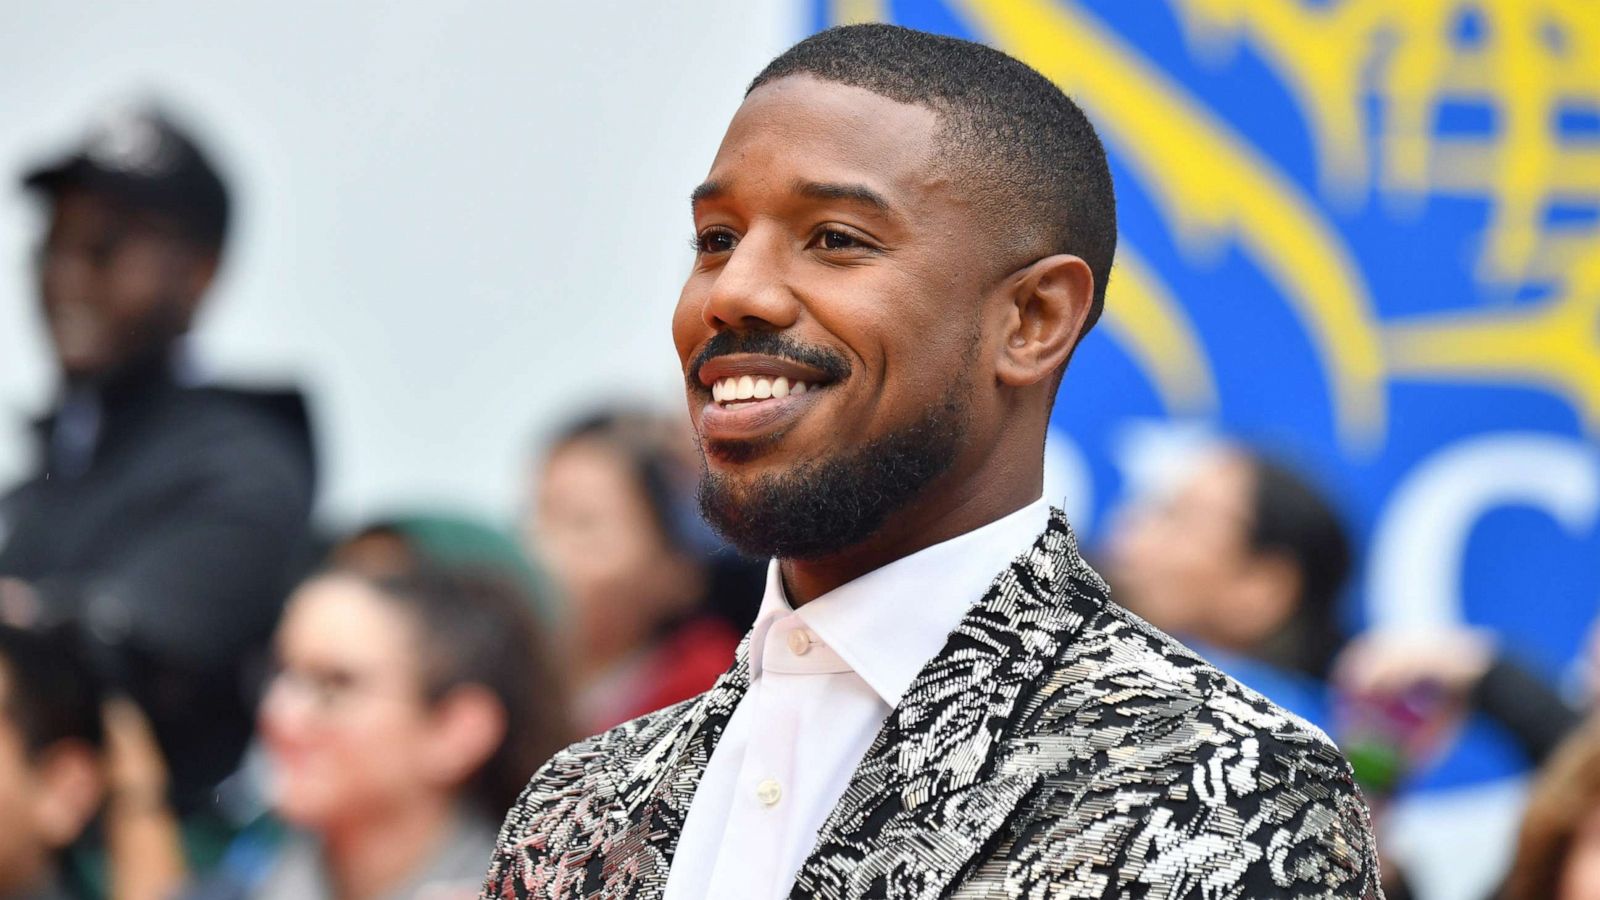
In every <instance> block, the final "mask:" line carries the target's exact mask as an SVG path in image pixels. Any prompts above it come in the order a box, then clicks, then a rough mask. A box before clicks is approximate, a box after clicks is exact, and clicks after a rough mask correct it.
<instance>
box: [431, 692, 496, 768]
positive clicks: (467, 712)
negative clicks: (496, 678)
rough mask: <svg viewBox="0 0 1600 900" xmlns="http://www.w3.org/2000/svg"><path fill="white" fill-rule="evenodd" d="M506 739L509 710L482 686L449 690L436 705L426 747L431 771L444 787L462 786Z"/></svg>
mask: <svg viewBox="0 0 1600 900" xmlns="http://www.w3.org/2000/svg"><path fill="white" fill-rule="evenodd" d="M505 736H506V708H505V705H504V704H503V703H501V702H500V698H498V697H496V696H495V694H494V692H493V691H491V690H489V689H488V688H486V687H484V686H483V685H481V684H464V685H461V686H459V687H454V688H451V689H450V692H449V693H447V694H445V695H444V698H443V699H441V700H440V701H439V702H438V703H437V704H435V706H434V710H433V732H432V735H431V737H429V739H428V742H427V743H428V746H427V747H426V748H425V753H426V759H427V764H428V768H429V771H430V772H431V773H432V775H433V777H434V779H435V780H436V781H437V782H438V783H439V784H442V785H451V786H454V785H459V784H462V783H464V782H466V781H467V780H468V779H470V778H471V777H472V775H473V773H474V772H476V771H478V769H479V767H481V766H482V765H483V764H484V763H485V762H487V761H488V760H489V757H491V756H493V755H494V751H495V750H496V749H498V748H499V746H500V742H501V741H503V740H505Z"/></svg>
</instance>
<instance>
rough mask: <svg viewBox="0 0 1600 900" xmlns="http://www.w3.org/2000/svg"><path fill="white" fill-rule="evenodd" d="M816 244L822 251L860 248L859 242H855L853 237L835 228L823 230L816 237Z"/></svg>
mask: <svg viewBox="0 0 1600 900" xmlns="http://www.w3.org/2000/svg"><path fill="white" fill-rule="evenodd" d="M817 244H818V245H819V246H821V247H822V248H823V249H824V250H849V249H850V248H852V247H859V246H861V242H860V241H858V240H856V239H855V236H854V235H852V234H849V233H848V232H844V231H840V230H838V229H837V228H828V229H825V230H824V231H823V232H822V233H821V234H819V235H817Z"/></svg>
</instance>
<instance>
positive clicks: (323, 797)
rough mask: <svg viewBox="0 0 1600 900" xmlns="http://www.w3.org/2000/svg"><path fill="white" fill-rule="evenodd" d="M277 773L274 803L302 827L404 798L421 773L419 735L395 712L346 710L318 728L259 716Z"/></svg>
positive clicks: (410, 718) (408, 719)
mask: <svg viewBox="0 0 1600 900" xmlns="http://www.w3.org/2000/svg"><path fill="white" fill-rule="evenodd" d="M263 737H264V738H265V740H266V745H267V750H268V753H269V754H270V755H271V757H272V762H273V767H274V771H275V774H276V777H277V787H278V790H277V803H278V806H279V809H280V812H282V813H283V814H284V815H285V816H286V817H288V818H291V819H293V820H295V821H296V822H297V823H300V824H304V825H314V824H317V823H320V822H325V821H327V820H329V819H331V818H337V817H339V816H341V815H342V814H344V813H346V812H348V811H353V810H356V809H359V808H361V807H362V806H364V805H373V804H382V803H384V802H386V801H388V800H392V799H394V798H398V797H401V796H403V795H404V794H405V793H406V792H407V791H408V790H409V789H410V788H412V787H413V786H414V785H415V784H416V783H417V782H418V781H419V780H420V778H421V776H420V774H419V771H420V768H421V765H420V763H419V762H418V761H417V756H418V754H419V753H420V749H419V748H420V747H421V741H422V738H423V735H422V733H421V729H420V727H419V726H418V724H417V722H416V721H415V717H414V716H410V715H402V714H401V713H400V711H399V710H391V711H378V710H369V711H351V712H350V713H348V714H345V713H341V714H339V715H338V718H337V721H335V722H333V723H330V724H329V725H326V726H322V727H300V726H297V725H295V724H293V723H284V722H276V721H274V720H273V719H272V718H271V717H270V716H264V717H263Z"/></svg>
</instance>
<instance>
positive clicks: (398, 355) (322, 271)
mask: <svg viewBox="0 0 1600 900" xmlns="http://www.w3.org/2000/svg"><path fill="white" fill-rule="evenodd" d="M801 15H802V13H801V11H800V8H799V4H798V3H796V2H794V0H764V2H760V3H755V2H740V3H724V4H712V5H701V4H679V3H659V2H646V0H637V2H630V3H623V2H609V3H608V2H599V3H564V2H563V3H529V2H520V3H519V2H493V3H470V4H394V3H379V2H375V0H368V2H348V3H334V4H323V3H311V2H306V0H295V2H278V3H272V4H254V5H249V6H246V5H242V4H209V3H199V2H182V0H158V2H151V3H141V4H137V5H133V4H126V5H121V6H119V7H117V8H108V5H107V4H95V3H90V2H84V0H72V2H67V0H59V2H52V3H9V4H5V7H4V10H3V11H0V122H3V127H0V484H6V483H9V482H11V481H12V480H13V479H15V478H16V477H18V476H19V475H21V474H22V473H23V472H24V471H25V470H26V467H27V465H28V461H29V447H28V443H27V439H26V428H25V422H26V420H27V418H28V417H29V416H30V415H31V414H33V413H35V412H37V411H38V410H39V409H41V408H42V407H43V406H44V405H45V404H46V403H47V401H48V398H49V394H50V389H51V383H52V380H51V379H52V375H51V370H50V367H49V363H48V359H47V357H46V355H45V350H44V346H43V336H42V333H41V332H40V330H39V326H38V323H37V319H36V316H35V314H34V294H33V290H32V287H31V275H30V269H29V258H30V254H31V248H32V246H33V244H34V242H35V241H36V239H37V228H38V220H39V215H38V211H37V210H36V209H35V208H34V205H33V204H32V203H31V202H30V201H29V199H28V197H27V196H26V195H25V194H24V193H23V192H22V191H21V190H20V189H18V188H17V187H16V175H17V173H18V172H20V171H21V170H22V169H23V168H24V167H25V166H27V165H28V164H29V163H31V162H33V161H36V160H38V159H39V158H41V157H42V156H45V155H49V154H51V153H53V152H55V151H57V150H59V149H61V148H62V147H64V146H66V145H67V144H69V143H70V142H72V141H74V140H76V138H77V137H78V135H79V134H81V132H82V131H83V129H84V126H85V124H86V123H87V122H88V121H89V120H90V118H91V117H92V116H93V115H94V114H95V113H96V112H98V111H99V110H101V109H103V108H104V107H105V106H107V105H109V104H112V103H115V102H117V101H119V100H124V99H128V98H138V97H142V96H159V97H163V98H166V99H167V100H169V101H170V105H171V106H172V107H173V108H174V109H175V111H176V112H178V113H179V114H181V115H183V117H184V118H185V119H186V120H189V121H192V122H193V123H194V124H196V125H197V126H200V128H201V130H202V131H203V134H202V137H203V138H204V139H205V140H206V143H207V144H208V146H209V147H211V148H212V149H213V150H214V155H216V156H217V157H219V159H220V162H221V163H223V164H224V165H225V166H226V168H227V170H228V172H229V174H230V175H231V176H232V182H233V184H234V186H235V194H236V196H237V197H238V200H239V209H240V214H239V216H238V219H237V222H238V226H237V228H236V230H235V232H234V240H233V241H232V251H231V255H230V258H229V259H228V261H227V264H226V268H225V271H224V274H223V278H222V281H221V283H220V285H219V286H218V290H217V291H216V293H215V295H214V296H213V298H212V301H213V302H212V305H211V309H210V311H209V313H208V314H207V316H206V319H205V321H204V322H203V323H202V325H201V328H200V330H199V332H198V335H197V338H196V345H197V348H198V350H199V351H200V356H201V359H202V360H203V361H204V362H205V363H207V364H208V367H209V368H210V369H212V370H213V371H215V372H217V373H219V374H222V375H226V376H230V377H233V378H235V379H236V380H237V379H240V378H243V379H249V380H263V379H265V380H268V381H270V380H274V379H280V380H281V379H285V378H294V379H296V380H299V381H300V382H302V383H303V384H304V385H305V386H306V387H308V388H309V389H310V390H311V392H312V393H313V399H314V402H315V407H316V413H317V418H318V423H319V425H320V428H321V435H320V439H321V447H322V450H323V461H324V467H323V472H324V480H323V485H324V490H323V509H324V513H325V515H327V516H329V517H331V518H332V519H334V520H338V521H349V520H351V519H354V518H357V517H360V516H364V515H369V514H373V513H376V512H379V511H381V510H383V509H384V508H386V507H389V506H393V505H398V504H407V503H429V502H446V503H450V504H453V505H456V506H464V507H466V508H470V509H478V510H481V511H485V512H488V513H491V514H504V513H507V512H509V511H510V510H511V509H512V508H513V506H514V504H515V503H516V497H515V489H516V486H517V481H518V478H519V477H520V471H519V469H520V465H519V463H520V461H521V459H522V456H523V454H524V453H525V452H526V451H527V449H528V448H529V446H530V442H531V440H532V438H533V435H534V434H535V433H536V432H537V431H538V430H539V429H541V428H547V427H549V426H550V425H551V424H553V422H554V420H556V419H558V418H559V417H560V416H561V415H562V414H563V413H564V412H566V411H568V410H572V409H575V408H578V407H580V406H583V405H586V404H592V403H596V402H603V401H605V400H608V399H620V398H623V397H634V396H641V395H643V396H647V397H653V398H656V399H658V400H659V401H660V402H663V403H666V402H677V403H681V399H680V398H681V394H679V393H678V381H677V369H676V366H677V362H676V356H675V355H674V353H673V351H672V345H671V340H670V337H669V332H668V319H669V316H670V312H671V308H672V304H673V303H674V301H675V300H676V298H677V290H678V286H679V284H680V283H681V280H682V276H683V274H684V272H685V270H686V266H687V264H688V260H689V250H688V238H689V235H690V231H691V229H690V222H689V215H688V200H687V197H688V192H689V189H690V188H691V187H693V186H694V184H696V183H697V182H698V180H699V179H700V177H702V176H703V175H704V173H705V170H706V169H707V167H708V166H709V164H710V161H711V156H712V154H713V152H714V151H715V148H716V144H717V141H718V140H719V139H720V137H721V134H722V129H723V127H724V126H725V125H726V123H727V120H728V118H729V116H731V114H732V112H733V110H734V109H735V108H736V107H737V105H738V102H739V99H740V96H741V93H742V91H743V87H744V85H745V84H746V83H747V82H748V81H749V79H750V78H751V77H753V76H754V75H755V73H756V72H757V71H758V70H759V69H760V68H761V66H762V65H763V64H764V63H765V62H766V61H767V60H768V59H770V58H771V57H772V56H773V55H775V54H776V53H777V52H779V51H781V50H782V49H783V47H785V46H786V45H787V44H788V43H790V42H792V41H793V40H794V39H795V38H796V36H798V35H799V34H800V33H801V27H802V21H801Z"/></svg>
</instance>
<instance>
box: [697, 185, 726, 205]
mask: <svg viewBox="0 0 1600 900" xmlns="http://www.w3.org/2000/svg"><path fill="white" fill-rule="evenodd" d="M724 193H726V189H725V188H724V187H723V186H722V183H721V182H719V181H707V182H704V183H702V184H701V185H700V186H699V187H697V188H695V189H694V190H692V191H690V192H689V205H690V206H694V205H697V204H698V203H699V202H700V201H702V200H711V199H713V198H715V197H720V196H721V195H722V194H724Z"/></svg>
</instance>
